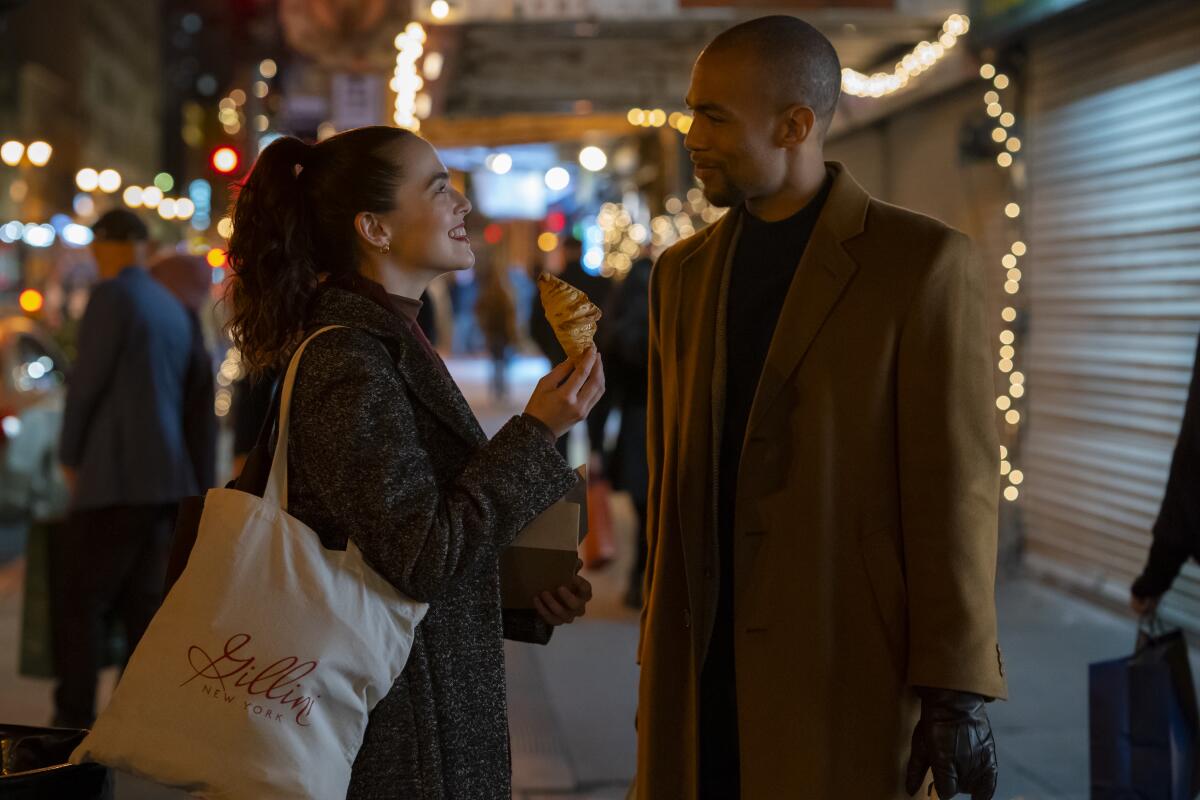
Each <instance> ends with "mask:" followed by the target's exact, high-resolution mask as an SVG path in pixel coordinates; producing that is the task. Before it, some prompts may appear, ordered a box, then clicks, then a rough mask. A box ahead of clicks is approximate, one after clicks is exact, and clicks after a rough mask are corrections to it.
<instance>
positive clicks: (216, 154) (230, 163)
mask: <svg viewBox="0 0 1200 800" xmlns="http://www.w3.org/2000/svg"><path fill="white" fill-rule="evenodd" d="M241 161H242V159H241V156H239V155H238V151H237V150H234V149H233V148H232V147H218V148H217V149H216V150H214V151H213V154H212V159H211V163H212V168H213V169H215V170H216V171H217V172H220V173H221V174H222V175H228V174H229V173H231V172H233V171H234V170H236V169H237V168H238V164H240V163H241Z"/></svg>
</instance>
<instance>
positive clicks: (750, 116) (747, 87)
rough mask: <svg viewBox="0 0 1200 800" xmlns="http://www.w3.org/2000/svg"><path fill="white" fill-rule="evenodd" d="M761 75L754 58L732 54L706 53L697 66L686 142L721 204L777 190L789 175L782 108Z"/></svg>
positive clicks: (707, 189) (708, 191)
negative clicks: (779, 138)
mask: <svg viewBox="0 0 1200 800" xmlns="http://www.w3.org/2000/svg"><path fill="white" fill-rule="evenodd" d="M759 73H760V70H758V69H757V68H756V66H755V65H754V64H753V63H752V60H751V59H749V58H744V57H738V56H736V55H734V54H732V53H720V54H710V53H702V54H701V55H700V58H699V59H698V60H697V61H696V65H695V66H694V67H693V68H692V82H691V85H690V86H689V87H688V96H687V104H688V107H689V108H691V109H692V111H693V120H692V128H691V130H690V131H688V134H687V137H686V138H685V139H684V142H683V144H684V146H685V147H686V148H687V149H688V152H689V153H690V154H691V156H692V163H693V164H695V165H696V177H697V178H698V179H699V180H700V182H701V183H702V184H703V185H704V196H705V197H707V198H708V201H709V202H710V203H712V204H713V205H715V206H722V207H732V206H737V205H740V204H742V203H744V202H745V201H746V200H748V199H754V198H756V197H761V196H764V195H768V194H771V193H773V192H775V191H777V190H778V189H779V187H780V185H781V184H782V182H783V179H784V158H783V156H784V150H783V149H782V148H780V147H779V146H778V145H777V144H776V135H777V133H778V130H779V124H780V120H779V114H778V111H779V110H778V109H775V108H772V101H771V95H770V93H769V92H768V91H766V87H765V86H764V85H763V77H762V76H761V75H760V74H759Z"/></svg>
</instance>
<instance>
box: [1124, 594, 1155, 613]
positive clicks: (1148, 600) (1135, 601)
mask: <svg viewBox="0 0 1200 800" xmlns="http://www.w3.org/2000/svg"><path fill="white" fill-rule="evenodd" d="M1159 600H1162V595H1157V596H1155V597H1138V596H1137V595H1136V594H1133V593H1132V592H1131V593H1130V595H1129V607H1130V608H1132V609H1133V610H1134V611H1136V612H1137V613H1138V616H1142V617H1144V616H1146V615H1147V614H1153V613H1154V612H1155V611H1157V610H1158V601H1159Z"/></svg>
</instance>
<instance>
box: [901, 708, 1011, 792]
mask: <svg viewBox="0 0 1200 800" xmlns="http://www.w3.org/2000/svg"><path fill="white" fill-rule="evenodd" d="M916 692H917V696H918V697H920V698H921V719H920V721H919V722H917V727H916V729H915V730H914V731H913V736H912V755H911V756H910V757H909V759H908V779H907V780H906V781H905V788H906V789H907V790H908V793H909V795H913V794H916V792H917V791H918V790H919V789H920V788H921V783H922V782H923V781H924V780H925V772H926V771H927V770H929V769H930V768H932V769H933V788H935V789H937V793H938V797H939V798H941V800H949V799H950V798H951V797H954V795H955V794H957V793H959V792H962V793H963V794H965V795H970V796H971V800H992V795H993V794H995V792H996V771H997V768H996V743H995V741H993V740H992V724H991V723H990V722H988V717H987V710H986V708H985V704H986V700H985V699H984V698H983V696H982V695H978V694H973V693H971V692H957V691H954V690H953V689H930V688H926V687H922V686H918V687H916Z"/></svg>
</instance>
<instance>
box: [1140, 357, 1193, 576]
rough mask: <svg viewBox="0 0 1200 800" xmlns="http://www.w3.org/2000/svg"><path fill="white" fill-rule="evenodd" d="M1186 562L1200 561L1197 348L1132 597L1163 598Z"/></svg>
mask: <svg viewBox="0 0 1200 800" xmlns="http://www.w3.org/2000/svg"><path fill="white" fill-rule="evenodd" d="M1189 558H1196V559H1200V344H1197V350H1196V365H1195V367H1193V368H1192V384H1191V387H1190V388H1189V389H1188V396H1187V402H1186V404H1185V405H1184V411H1183V425H1182V426H1181V427H1180V429H1179V440H1178V441H1177V442H1176V443H1175V455H1174V457H1173V458H1172V459H1171V472H1170V476H1169V477H1168V478H1167V491H1166V494H1165V495H1164V496H1163V501H1162V507H1161V509H1160V510H1159V512H1158V520H1157V521H1155V523H1154V543H1153V544H1152V545H1151V547H1150V558H1149V560H1148V561H1147V563H1146V569H1145V570H1144V571H1143V572H1142V575H1141V577H1139V578H1138V579H1137V581H1135V582H1134V584H1133V593H1134V594H1135V595H1137V596H1138V597H1158V596H1159V595H1161V594H1163V593H1164V592H1166V591H1167V589H1170V588H1171V583H1172V582H1174V580H1175V576H1176V575H1178V574H1179V570H1180V569H1182V568H1183V564H1184V562H1185V561H1187V560H1188V559H1189Z"/></svg>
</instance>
